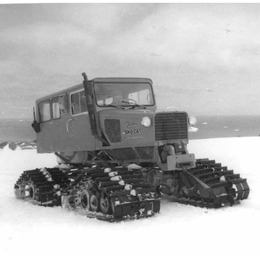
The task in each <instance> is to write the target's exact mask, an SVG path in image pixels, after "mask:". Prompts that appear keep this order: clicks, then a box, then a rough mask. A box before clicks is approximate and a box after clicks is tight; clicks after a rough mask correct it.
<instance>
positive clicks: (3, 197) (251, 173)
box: [0, 137, 260, 259]
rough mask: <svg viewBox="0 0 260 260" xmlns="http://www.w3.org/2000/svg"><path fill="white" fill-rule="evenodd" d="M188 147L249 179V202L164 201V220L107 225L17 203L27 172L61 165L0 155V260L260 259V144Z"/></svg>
mask: <svg viewBox="0 0 260 260" xmlns="http://www.w3.org/2000/svg"><path fill="white" fill-rule="evenodd" d="M188 148H189V151H190V152H193V153H195V154H196V157H197V158H206V157H207V158H210V159H215V160H216V161H218V162H221V163H222V164H223V165H227V166H228V168H229V169H234V170H235V172H236V173H241V175H242V177H245V178H247V179H248V183H249V186H250V188H251V193H250V197H249V199H248V200H246V201H243V202H242V203H241V204H240V205H236V206H234V207H227V208H221V209H203V208H196V207H192V206H186V205H179V204H176V203H172V202H167V201H162V205H161V213H160V214H157V215H156V216H154V217H152V218H148V219H141V220H137V221H126V222H120V223H107V222H102V221H98V220H95V219H89V218H86V217H84V216H81V215H78V214H76V213H74V212H68V211H65V210H63V209H61V208H60V207H56V208H45V207H38V206H34V205H30V204H28V203H26V202H23V201H18V200H16V199H15V198H14V194H13V186H14V183H15V182H16V180H17V179H18V177H19V176H20V174H21V173H22V171H23V170H26V169H33V168H37V167H38V168H39V167H43V166H49V167H52V166H55V165H56V158H55V157H54V155H52V154H43V155H40V154H36V151H35V150H16V151H12V150H9V149H4V150H0V177H1V179H0V180H1V181H0V257H1V259H9V258H10V259H15V258H14V257H19V259H43V258H44V259H47V258H46V256H48V259H62V258H64V257H65V259H79V257H80V258H83V259H100V258H102V259H118V258H120V259H128V258H131V259H133V257H135V258H136V259H141V258H144V259H148V258H150V257H153V258H161V259H163V258H164V257H165V255H167V259H187V258H189V259H194V258H195V259H196V258H199V259H220V257H221V258H222V259H228V258H229V257H230V259H231V258H232V259H237V258H241V259H242V258H243V259H244V258H245V257H246V258H245V259H253V258H257V256H258V255H260V253H259V252H260V251H259V250H260V248H258V246H259V234H260V172H259V162H260V157H259V156H260V154H259V150H260V137H247V138H223V139H204V140H193V141H190V144H189V146H188ZM177 255H178V256H177ZM73 256H74V257H73ZM90 257H91V258H90ZM169 257H170V258H169Z"/></svg>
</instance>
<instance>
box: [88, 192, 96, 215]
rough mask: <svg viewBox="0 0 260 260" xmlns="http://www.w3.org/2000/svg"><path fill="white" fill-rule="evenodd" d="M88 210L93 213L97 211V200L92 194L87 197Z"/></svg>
mask: <svg viewBox="0 0 260 260" xmlns="http://www.w3.org/2000/svg"><path fill="white" fill-rule="evenodd" d="M89 209H90V210H91V211H94V212H96V211H98V198H97V196H96V195H95V194H94V193H91V194H90V197H89Z"/></svg>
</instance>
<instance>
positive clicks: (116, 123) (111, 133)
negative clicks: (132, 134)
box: [105, 119, 121, 143]
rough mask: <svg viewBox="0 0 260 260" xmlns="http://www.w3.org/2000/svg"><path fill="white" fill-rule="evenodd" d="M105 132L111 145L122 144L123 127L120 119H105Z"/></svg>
mask: <svg viewBox="0 0 260 260" xmlns="http://www.w3.org/2000/svg"><path fill="white" fill-rule="evenodd" d="M105 131H106V134H107V136H108V139H109V141H110V142H111V143H118V142H121V127H120V120H119V119H105Z"/></svg>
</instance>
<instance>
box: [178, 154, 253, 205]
mask: <svg viewBox="0 0 260 260" xmlns="http://www.w3.org/2000/svg"><path fill="white" fill-rule="evenodd" d="M180 183H181V184H182V185H181V187H180V192H179V195H180V196H178V197H174V198H173V200H174V201H177V202H179V203H183V204H189V205H194V206H200V207H207V208H219V207H222V206H224V205H231V206H232V205H234V204H236V203H239V201H241V200H244V199H247V198H248V196H249V191H250V190H249V186H248V184H247V180H246V179H243V178H241V177H240V174H234V172H233V170H228V168H227V167H226V166H222V165H221V164H220V163H216V162H215V161H214V160H209V159H197V160H196V167H195V168H192V169H189V170H184V171H182V172H181V174H180Z"/></svg>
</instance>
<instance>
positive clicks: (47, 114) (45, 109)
mask: <svg viewBox="0 0 260 260" xmlns="http://www.w3.org/2000/svg"><path fill="white" fill-rule="evenodd" d="M39 111H40V119H41V122H46V121H49V120H51V105H50V101H49V100H46V101H42V102H40V103H39Z"/></svg>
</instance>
